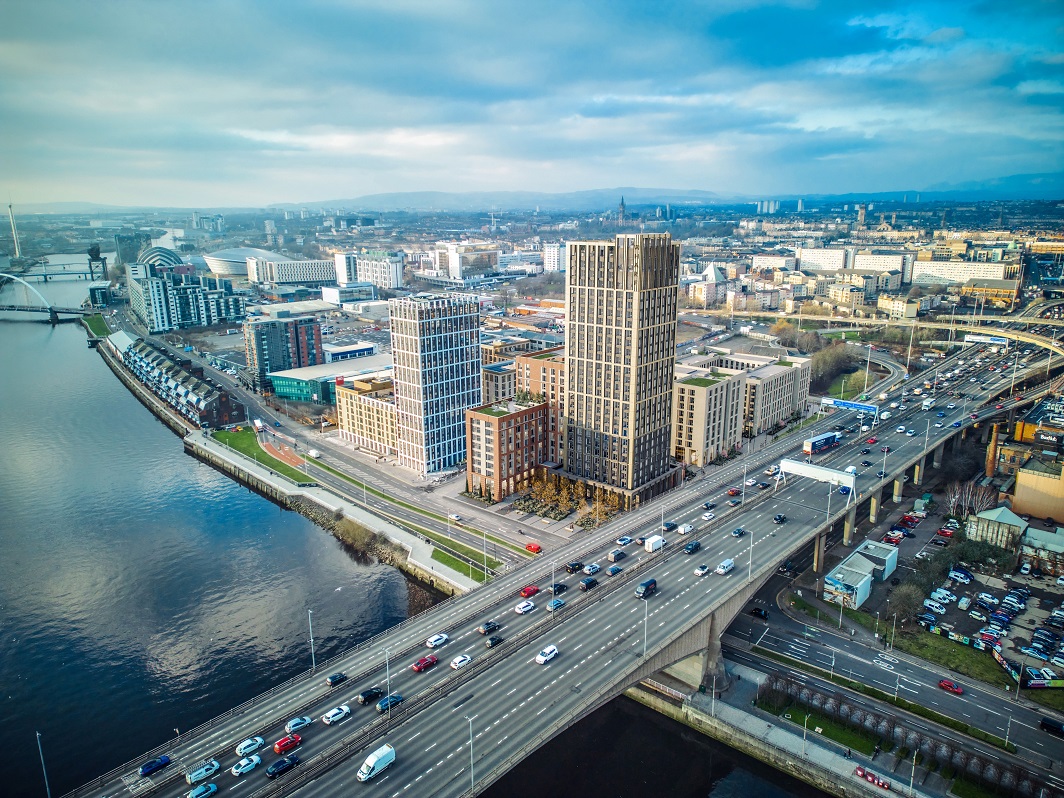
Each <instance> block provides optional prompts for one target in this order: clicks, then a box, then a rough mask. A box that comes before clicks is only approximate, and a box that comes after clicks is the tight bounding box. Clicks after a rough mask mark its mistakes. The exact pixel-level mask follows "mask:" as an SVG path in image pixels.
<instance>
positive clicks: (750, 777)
mask: <svg viewBox="0 0 1064 798" xmlns="http://www.w3.org/2000/svg"><path fill="white" fill-rule="evenodd" d="M57 260H61V259H57ZM67 260H70V261H71V262H79V263H80V262H82V261H83V258H69V259H67ZM5 266H6V261H4V262H0V271H3V270H4V268H3V267H5ZM38 287H39V289H40V290H41V292H42V293H44V294H45V295H46V296H48V297H49V298H50V299H52V301H54V302H55V303H56V304H59V305H61V306H76V305H78V304H80V303H81V301H82V300H83V299H84V297H85V293H86V290H85V283H84V282H53V283H48V284H46V285H39V286H38ZM12 291H13V289H10V288H9V289H7V290H6V291H5V292H4V294H3V295H0V302H10V301H15V302H22V301H25V299H26V297H25V294H24V292H22V290H21V289H14V291H15V292H16V293H11V292H12ZM0 447H2V448H0V452H2V456H0V751H3V753H4V756H5V761H6V766H5V768H4V771H5V772H4V776H3V781H2V786H0V794H2V795H3V796H5V797H9V796H10V797H11V798H14V797H16V796H43V795H44V783H43V778H42V776H41V769H40V760H39V757H38V752H37V738H36V734H35V732H40V733H41V739H42V746H43V749H44V756H45V760H46V764H47V766H48V775H49V778H50V781H51V788H52V794H53V796H59V795H61V794H63V793H65V792H67V791H69V790H71V789H73V788H74V787H77V786H79V785H81V784H83V783H85V782H87V781H89V780H90V779H92V778H95V777H96V776H98V775H100V774H101V773H104V772H106V771H108V770H110V769H111V768H113V767H115V766H117V765H119V764H121V763H122V762H125V761H127V760H129V759H132V758H134V757H137V756H138V755H139V754H141V753H142V752H144V751H146V750H148V749H151V748H154V747H155V746H156V745H159V744H161V743H163V742H164V741H166V740H167V739H170V738H172V737H173V735H174V731H175V729H181V730H182V731H184V730H188V729H190V728H192V727H194V726H196V725H198V724H200V723H203V722H204V721H206V720H208V719H210V718H212V717H214V716H216V715H219V714H221V713H222V712H224V711H225V710H227V709H229V708H230V707H232V706H234V705H236V704H239V703H241V702H243V701H245V700H247V699H248V698H251V697H253V696H255V695H258V694H259V693H261V692H264V691H265V690H267V689H269V688H270V687H272V686H274V685H276V684H278V683H280V682H283V681H285V680H286V679H288V678H290V677H291V676H293V675H296V674H298V673H300V672H302V671H304V670H306V669H308V668H309V665H310V649H309V644H308V630H307V611H308V610H313V611H314V638H315V643H316V652H317V656H318V661H319V662H321V661H322V660H324V659H326V658H328V657H330V656H332V655H334V654H337V653H339V652H341V651H343V650H345V649H346V648H349V647H350V646H352V645H354V644H356V643H358V642H359V641H361V640H363V639H365V638H367V637H370V636H372V635H374V634H376V633H377V632H379V631H381V630H383V629H385V628H387V627H389V626H391V625H393V624H395V623H397V622H399V621H400V620H402V619H403V618H404V617H406V614H407V598H408V587H407V583H406V581H405V580H404V578H403V576H402V575H401V574H400V573H399V572H398V571H395V570H394V569H392V568H389V567H386V566H381V565H376V564H365V563H360V562H357V561H356V560H355V559H354V558H353V557H351V556H350V555H349V554H348V553H346V552H345V551H344V550H343V549H342V548H341V547H340V545H339V544H338V543H337V542H336V541H335V540H334V539H333V538H332V537H331V536H330V535H328V534H327V533H325V532H323V531H322V530H320V529H319V528H318V527H316V526H314V525H313V524H311V523H310V522H309V521H307V520H305V519H304V518H302V517H301V516H299V515H298V514H295V513H291V512H287V511H283V510H280V509H279V508H278V507H277V506H276V505H274V504H272V503H270V502H269V501H267V500H265V499H263V498H261V497H260V496H258V495H256V494H253V493H251V492H250V491H248V490H246V489H245V488H242V487H241V486H239V485H237V484H236V483H234V482H233V481H231V480H230V479H228V478H227V477H225V476H223V475H222V474H219V473H218V472H216V471H214V470H213V469H211V468H209V467H207V466H205V465H203V464H202V463H199V462H198V461H196V460H193V459H192V458H190V457H188V456H186V455H185V454H184V453H183V451H182V447H181V441H180V439H178V438H177V437H176V436H175V435H173V434H172V433H171V432H170V431H169V430H168V429H166V428H165V427H164V426H163V425H162V424H160V423H159V422H158V421H156V420H155V418H154V417H153V416H152V415H151V414H150V413H148V411H147V410H145V409H144V408H143V407H142V406H141V405H140V404H139V403H138V402H137V401H136V400H135V399H134V398H133V397H132V396H131V395H130V394H129V392H128V391H127V390H126V389H125V388H124V387H123V386H122V384H121V383H120V382H118V380H117V379H116V378H115V377H114V375H112V374H111V372H110V371H109V370H108V369H107V367H106V366H105V365H104V364H103V362H102V360H101V359H100V357H99V355H97V354H96V353H95V352H93V351H91V350H89V349H88V348H87V347H86V345H85V335H84V333H83V331H82V330H81V328H80V327H77V326H75V325H62V326H59V327H56V328H54V329H53V328H51V327H49V326H47V325H42V324H28V323H11V322H7V321H3V320H0ZM755 773H756V774H758V775H754V774H755ZM662 788H666V789H664V790H663V789H662ZM663 791H664V792H665V793H667V794H668V795H670V796H676V797H677V798H682V796H692V797H693V796H709V795H713V796H717V797H718V798H720V796H732V795H745V796H754V795H758V796H760V795H766V796H781V797H782V796H807V795H819V794H820V793H817V792H815V791H810V790H809V788H806V787H804V785H801V784H800V783H798V782H794V781H791V780H789V779H784V778H783V777H778V776H777V775H776V774H775V772H774V771H771V770H769V769H768V768H765V767H764V766H761V765H759V764H757V763H753V762H751V761H750V760H747V759H745V758H744V757H741V756H740V755H738V754H736V753H735V752H733V751H731V750H730V749H728V748H726V747H724V746H718V745H716V744H714V743H712V741H709V740H707V739H706V738H704V737H702V736H701V735H698V734H696V733H694V732H691V731H690V730H687V729H686V728H684V727H683V726H680V725H679V724H675V723H673V722H672V721H669V720H667V719H665V718H663V717H661V716H659V715H657V714H656V713H653V712H651V711H650V710H646V709H643V708H642V707H639V706H638V705H635V704H632V703H631V702H628V701H626V700H621V701H616V702H614V703H613V704H611V705H609V706H607V707H606V708H604V709H603V710H601V711H599V712H598V713H596V714H595V715H593V716H591V717H589V718H587V719H586V720H585V721H583V722H582V723H580V724H578V725H577V726H575V727H574V728H573V729H571V730H569V731H568V732H566V733H565V734H564V735H562V736H560V737H559V738H557V739H556V740H554V741H552V742H551V743H550V744H549V745H547V746H546V747H544V748H543V749H542V750H540V751H538V752H536V753H534V754H533V755H531V756H530V757H529V758H528V759H526V760H525V761H524V762H523V763H522V764H521V765H520V766H519V767H518V768H517V769H516V770H515V771H514V772H513V773H511V774H510V775H509V776H507V778H506V779H505V780H504V781H502V782H500V783H499V784H497V785H496V786H495V787H493V788H492V791H491V793H490V795H492V796H497V797H499V798H501V796H523V795H529V796H532V795H535V796H542V795H546V794H554V795H586V796H599V795H603V796H606V795H610V796H613V795H616V796H633V797H634V798H638V796H644V795H645V796H650V795H655V796H656V795H659V794H660V793H662V792H663Z"/></svg>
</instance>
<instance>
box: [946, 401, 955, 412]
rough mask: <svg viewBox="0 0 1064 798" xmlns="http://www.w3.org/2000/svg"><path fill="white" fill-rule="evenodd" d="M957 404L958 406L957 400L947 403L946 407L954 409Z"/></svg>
mask: <svg viewBox="0 0 1064 798" xmlns="http://www.w3.org/2000/svg"><path fill="white" fill-rule="evenodd" d="M956 406H957V403H956V402H950V403H949V404H948V405H946V409H947V410H952V409H953V408H955V407H956Z"/></svg>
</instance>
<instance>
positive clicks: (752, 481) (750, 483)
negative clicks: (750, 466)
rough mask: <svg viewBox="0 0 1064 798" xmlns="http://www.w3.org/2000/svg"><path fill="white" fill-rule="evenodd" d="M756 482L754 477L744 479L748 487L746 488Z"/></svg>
mask: <svg viewBox="0 0 1064 798" xmlns="http://www.w3.org/2000/svg"><path fill="white" fill-rule="evenodd" d="M756 484H757V479H756V478H755V477H750V479H748V480H746V487H748V488H752V487H754V485H756Z"/></svg>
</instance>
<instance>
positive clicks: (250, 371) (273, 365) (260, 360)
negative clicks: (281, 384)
mask: <svg viewBox="0 0 1064 798" xmlns="http://www.w3.org/2000/svg"><path fill="white" fill-rule="evenodd" d="M244 353H245V355H246V357H247V371H246V372H245V373H246V376H247V379H248V380H249V381H250V387H251V388H252V389H253V390H255V391H257V392H258V393H267V392H269V391H271V390H272V386H271V383H270V379H269V377H268V376H267V375H269V374H270V372H273V371H285V370H287V369H295V368H301V367H303V366H316V365H318V364H319V363H324V362H325V356H324V353H323V352H322V348H321V325H320V324H318V322H317V321H316V320H315V319H314V318H313V317H311V316H296V317H293V318H276V319H248V320H247V321H245V322H244Z"/></svg>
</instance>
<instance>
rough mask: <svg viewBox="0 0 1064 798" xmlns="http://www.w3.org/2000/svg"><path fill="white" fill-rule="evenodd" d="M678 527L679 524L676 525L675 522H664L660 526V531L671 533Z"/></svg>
mask: <svg viewBox="0 0 1064 798" xmlns="http://www.w3.org/2000/svg"><path fill="white" fill-rule="evenodd" d="M678 526H679V524H677V523H676V522H675V521H666V522H665V523H664V524H662V525H661V531H662V532H672V531H674V530H675V529H676V527H678Z"/></svg>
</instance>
